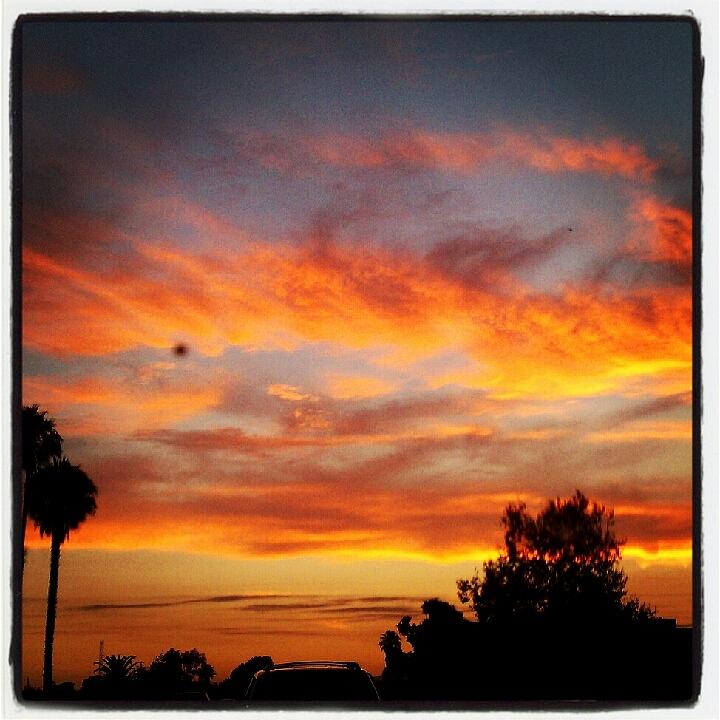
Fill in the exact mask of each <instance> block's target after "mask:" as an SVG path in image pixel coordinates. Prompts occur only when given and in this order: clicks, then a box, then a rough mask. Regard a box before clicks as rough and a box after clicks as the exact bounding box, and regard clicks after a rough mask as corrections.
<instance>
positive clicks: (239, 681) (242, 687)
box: [218, 655, 273, 700]
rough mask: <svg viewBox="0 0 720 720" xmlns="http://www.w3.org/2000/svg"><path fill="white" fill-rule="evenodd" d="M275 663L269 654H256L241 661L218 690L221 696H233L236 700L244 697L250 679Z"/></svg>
mask: <svg viewBox="0 0 720 720" xmlns="http://www.w3.org/2000/svg"><path fill="white" fill-rule="evenodd" d="M272 664H273V660H272V658H271V657H270V656H269V655H255V656H254V657H251V658H250V659H249V660H247V661H246V662H244V663H240V665H238V666H237V667H236V668H234V669H233V670H232V671H231V672H230V675H229V676H228V677H227V678H226V679H225V680H223V681H222V682H221V683H220V685H219V687H218V692H219V694H220V697H224V698H233V699H236V700H240V699H243V698H244V697H245V694H246V692H247V689H248V686H249V685H250V680H252V677H253V675H254V674H255V673H256V672H258V670H264V669H265V668H267V667H270V666H271V665H272Z"/></svg>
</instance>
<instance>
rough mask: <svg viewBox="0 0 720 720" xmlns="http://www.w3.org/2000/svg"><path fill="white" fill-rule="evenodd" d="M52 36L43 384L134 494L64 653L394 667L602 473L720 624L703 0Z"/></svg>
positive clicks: (25, 268)
mask: <svg viewBox="0 0 720 720" xmlns="http://www.w3.org/2000/svg"><path fill="white" fill-rule="evenodd" d="M22 51H23V55H22V60H23V67H22V70H23V75H22V133H23V135H22V138H23V144H22V163H23V177H22V182H23V206H22V208H23V209H22V238H23V240H22V242H23V246H22V313H23V328H22V348H23V355H22V372H23V378H22V392H23V403H24V404H31V403H38V404H39V405H40V406H41V408H43V409H46V410H48V411H49V413H50V415H51V416H52V417H54V418H55V420H56V423H57V427H58V429H59V431H60V433H61V434H62V436H63V438H64V439H65V445H64V449H65V453H66V454H67V455H68V457H69V458H70V459H71V461H72V462H74V463H79V464H80V465H81V466H82V468H83V469H84V470H85V471H86V472H87V473H88V474H89V475H90V476H91V477H92V478H93V480H94V481H95V483H96V485H97V486H98V488H99V495H98V512H97V515H96V516H95V517H94V518H92V519H91V520H89V521H88V522H87V523H86V524H85V525H83V526H82V527H81V528H80V529H79V530H78V531H77V532H75V533H73V534H72V535H71V537H70V540H69V542H67V543H66V544H65V545H64V547H63V560H62V567H61V574H60V607H59V616H58V629H57V636H58V641H57V644H56V659H55V665H56V677H57V679H58V680H59V681H61V680H63V679H73V680H76V681H77V680H79V679H82V678H83V677H85V676H87V675H89V674H90V673H91V672H92V661H93V660H94V659H95V658H96V657H97V651H98V643H99V641H100V640H101V639H102V640H104V641H105V650H106V652H108V653H119V652H124V653H133V654H136V655H138V656H139V659H141V660H143V661H146V662H149V661H150V660H152V657H153V656H154V655H156V654H158V653H159V652H160V651H162V650H164V649H167V648H168V647H170V646H171V645H174V646H175V647H192V646H197V647H199V648H200V649H201V650H203V651H204V652H206V654H207V655H208V659H209V660H210V662H212V663H213V664H214V665H215V666H216V669H217V670H218V675H219V678H218V679H222V678H223V677H225V676H226V675H227V673H228V672H229V670H230V669H232V667H234V666H235V665H237V664H238V663H240V662H242V661H244V660H246V659H247V658H249V657H250V656H252V655H255V654H270V655H272V656H273V657H274V658H275V659H276V660H294V659H312V657H321V658H324V659H328V658H330V657H331V656H333V657H335V658H337V659H360V660H361V661H362V662H363V664H365V665H366V666H368V668H369V669H371V670H373V671H375V672H376V671H378V670H379V669H380V668H381V666H382V655H381V654H380V651H379V649H378V648H377V637H378V636H379V634H380V632H382V631H383V630H385V629H388V628H392V627H394V625H395V624H396V623H397V621H398V620H399V619H400V617H401V616H402V615H403V614H405V613H406V612H414V613H416V614H417V613H419V604H420V602H421V601H422V599H424V598H427V597H433V596H439V597H444V598H446V599H448V600H452V599H453V597H454V591H455V586H454V583H455V579H456V578H458V577H469V576H470V575H472V574H473V571H474V570H475V568H476V567H480V566H481V563H482V561H483V560H484V559H487V558H489V557H492V556H495V555H496V554H497V553H498V551H499V548H500V546H501V542H502V532H501V527H500V522H499V519H500V516H501V514H502V511H503V509H504V507H505V506H506V505H507V504H508V503H509V502H517V501H524V502H526V503H527V505H528V508H529V509H530V510H531V511H533V512H536V511H538V510H539V509H540V507H541V506H542V505H543V504H544V502H545V501H546V500H547V499H548V498H550V497H555V496H558V495H559V496H567V495H569V494H571V493H573V492H574V490H575V488H580V489H581V490H583V491H584V492H585V493H586V494H587V495H588V496H590V497H591V498H593V499H596V500H598V501H600V502H602V503H604V504H605V505H606V506H608V507H612V508H614V510H615V514H616V527H617V530H618V534H619V535H620V536H621V537H623V538H625V539H626V541H627V542H626V545H625V547H624V551H623V562H624V567H625V569H626V570H627V572H628V574H629V576H630V588H631V590H632V591H633V592H634V593H637V594H638V595H639V596H640V597H641V599H642V600H645V601H646V602H649V603H650V604H651V605H655V606H657V608H658V612H660V614H664V615H667V616H672V617H677V618H678V620H679V621H680V622H684V623H689V622H691V621H692V617H691V534H692V512H691V493H692V468H691V439H692V422H691V413H692V402H691V389H692V384H691V368H692V327H691V312H692V287H691V262H692V252H691V251H692V247H691V246H692V242H691V233H692V216H691V193H692V186H691V170H692V167H691V161H692V142H691V141H692V135H691V131H692V34H691V25H690V24H688V23H685V22H664V23H661V22H622V23H616V22H601V21H596V22H591V23H582V22H528V21H524V22H509V21H505V22H502V21H493V22H450V21H447V22H409V23H408V22H380V23H378V22H258V21H256V22H235V23H233V22H193V23H180V22H176V23H172V22H154V23H150V22H145V23H142V22H125V23H108V22H102V23H100V22H97V23H61V22H55V23H27V24H25V26H24V28H23V33H22ZM178 343H181V344H184V345H186V346H187V348H188V352H187V353H186V354H185V355H177V354H175V353H174V352H173V348H174V347H175V346H176V345H177V344H178ZM28 544H29V545H30V546H31V547H32V548H33V549H32V550H31V551H30V553H29V557H28V563H27V575H26V602H25V608H24V611H25V616H26V619H27V623H26V632H25V643H24V648H25V658H24V663H25V668H24V670H23V672H24V674H25V675H28V676H29V677H30V678H31V679H32V680H34V681H36V682H39V677H40V668H41V663H42V631H43V623H44V602H45V600H44V594H45V592H46V588H47V561H48V542H47V540H46V539H40V538H39V537H38V536H36V535H34V534H31V536H30V538H29V540H28ZM118 606H124V607H118Z"/></svg>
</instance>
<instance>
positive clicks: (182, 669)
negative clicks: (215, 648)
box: [141, 648, 215, 698]
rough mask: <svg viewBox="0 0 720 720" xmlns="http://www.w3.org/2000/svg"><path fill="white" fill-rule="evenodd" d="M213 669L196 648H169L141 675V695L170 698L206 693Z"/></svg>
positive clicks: (212, 675) (213, 673)
mask: <svg viewBox="0 0 720 720" xmlns="http://www.w3.org/2000/svg"><path fill="white" fill-rule="evenodd" d="M213 677H215V669H214V668H213V666H212V665H210V664H209V663H208V661H207V658H206V657H205V653H201V652H200V651H199V650H197V649H196V648H193V649H192V650H176V649H175V648H170V649H169V650H166V651H165V652H164V653H161V654H160V655H158V656H157V657H156V658H155V659H154V660H153V661H152V663H150V667H148V668H147V669H146V670H144V671H143V672H142V674H141V680H142V683H143V685H144V688H145V693H146V694H149V695H150V696H152V697H162V698H172V697H173V696H176V695H179V694H181V693H189V692H194V691H200V692H203V691H207V690H208V689H209V687H210V682H211V680H212V679H213Z"/></svg>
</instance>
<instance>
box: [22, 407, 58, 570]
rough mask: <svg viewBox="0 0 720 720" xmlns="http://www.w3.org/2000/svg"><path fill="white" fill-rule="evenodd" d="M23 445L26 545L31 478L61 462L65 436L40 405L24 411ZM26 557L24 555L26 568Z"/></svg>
mask: <svg viewBox="0 0 720 720" xmlns="http://www.w3.org/2000/svg"><path fill="white" fill-rule="evenodd" d="M20 440H21V446H22V472H23V476H24V479H23V483H22V487H21V490H20V498H21V501H20V502H21V506H22V530H21V532H22V543H23V547H24V545H25V530H26V528H27V517H28V514H27V505H26V502H25V495H26V492H27V481H28V478H29V477H31V476H32V475H34V474H35V473H36V472H37V471H38V470H40V468H43V467H45V466H47V465H48V464H49V463H50V462H51V461H52V459H53V458H55V459H58V460H59V459H60V455H61V454H62V440H63V439H62V437H61V436H60V433H59V432H58V431H57V429H56V428H55V421H54V420H53V419H52V418H49V417H48V416H47V411H46V410H42V411H41V410H40V407H39V406H38V405H29V406H26V407H24V408H23V409H22V424H21V429H20ZM24 565H25V555H24V554H23V566H24Z"/></svg>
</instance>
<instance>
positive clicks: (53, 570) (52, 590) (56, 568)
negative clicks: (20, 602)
mask: <svg viewBox="0 0 720 720" xmlns="http://www.w3.org/2000/svg"><path fill="white" fill-rule="evenodd" d="M62 541H63V537H62V535H61V534H60V533H57V532H54V533H53V534H52V543H51V545H50V580H49V582H48V600H47V620H46V622H45V658H44V662H43V693H44V694H45V695H46V696H49V695H50V693H51V691H52V687H53V642H54V639H55V616H56V615H57V596H58V575H59V572H60V545H61V544H62Z"/></svg>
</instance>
